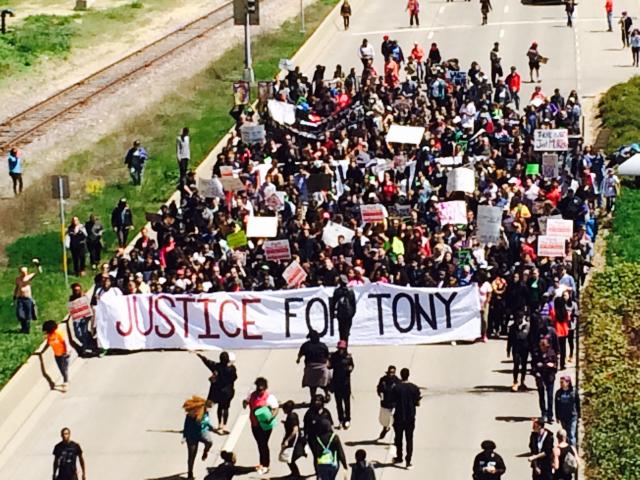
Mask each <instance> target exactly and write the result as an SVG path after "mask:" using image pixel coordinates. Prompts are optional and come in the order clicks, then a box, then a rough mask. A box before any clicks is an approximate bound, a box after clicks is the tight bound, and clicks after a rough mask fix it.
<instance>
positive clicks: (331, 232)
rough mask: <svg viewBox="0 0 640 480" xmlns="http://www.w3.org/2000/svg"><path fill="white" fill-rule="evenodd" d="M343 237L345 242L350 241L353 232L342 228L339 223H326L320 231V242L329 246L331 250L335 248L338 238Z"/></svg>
mask: <svg viewBox="0 0 640 480" xmlns="http://www.w3.org/2000/svg"><path fill="white" fill-rule="evenodd" d="M341 235H342V236H343V237H344V241H345V242H349V241H351V239H352V238H353V236H354V235H355V232H354V231H353V230H351V229H350V228H347V227H343V226H342V225H340V224H339V223H333V222H328V223H327V224H326V225H325V227H324V228H323V229H322V241H323V242H324V243H326V244H327V245H329V246H330V247H331V248H334V247H337V246H338V245H339V243H338V237H339V236H341Z"/></svg>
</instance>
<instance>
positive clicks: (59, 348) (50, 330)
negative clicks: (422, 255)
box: [42, 320, 69, 392]
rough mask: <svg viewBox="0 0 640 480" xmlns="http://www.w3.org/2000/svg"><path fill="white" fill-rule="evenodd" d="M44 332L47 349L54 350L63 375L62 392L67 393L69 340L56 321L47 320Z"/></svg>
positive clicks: (43, 325) (43, 328) (43, 326)
mask: <svg viewBox="0 0 640 480" xmlns="http://www.w3.org/2000/svg"><path fill="white" fill-rule="evenodd" d="M42 331H43V332H44V333H45V334H46V339H47V346H46V347H45V349H47V348H49V347H51V350H53V356H54V357H55V359H56V364H57V365H58V368H59V369H60V373H61V374H62V385H61V386H60V390H61V391H62V392H66V391H67V387H68V386H69V347H68V345H67V340H66V339H65V337H64V333H63V332H62V329H61V328H58V324H57V323H56V321H55V320H47V321H46V322H44V323H43V324H42Z"/></svg>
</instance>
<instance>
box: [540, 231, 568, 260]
mask: <svg viewBox="0 0 640 480" xmlns="http://www.w3.org/2000/svg"><path fill="white" fill-rule="evenodd" d="M565 244H566V239H565V238H562V237H552V236H549V235H539V236H538V255H539V256H541V257H564V256H565Z"/></svg>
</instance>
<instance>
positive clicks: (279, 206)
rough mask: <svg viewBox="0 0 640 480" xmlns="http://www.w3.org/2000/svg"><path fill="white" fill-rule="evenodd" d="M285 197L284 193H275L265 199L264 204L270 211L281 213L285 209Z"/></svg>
mask: <svg viewBox="0 0 640 480" xmlns="http://www.w3.org/2000/svg"><path fill="white" fill-rule="evenodd" d="M284 196H285V193H284V192H274V193H273V194H271V195H269V196H268V197H267V198H266V199H265V201H264V203H265V205H266V206H267V208H268V209H269V210H272V211H274V212H279V211H280V210H283V209H284Z"/></svg>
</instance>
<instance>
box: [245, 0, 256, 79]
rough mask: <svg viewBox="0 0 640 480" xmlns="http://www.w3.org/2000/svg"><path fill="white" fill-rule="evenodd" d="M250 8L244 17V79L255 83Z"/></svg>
mask: <svg viewBox="0 0 640 480" xmlns="http://www.w3.org/2000/svg"><path fill="white" fill-rule="evenodd" d="M249 23H250V22H249V10H248V9H247V13H246V15H245V19H244V80H245V81H246V82H249V83H253V81H254V75H253V65H252V61H251V25H250V24H249Z"/></svg>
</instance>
